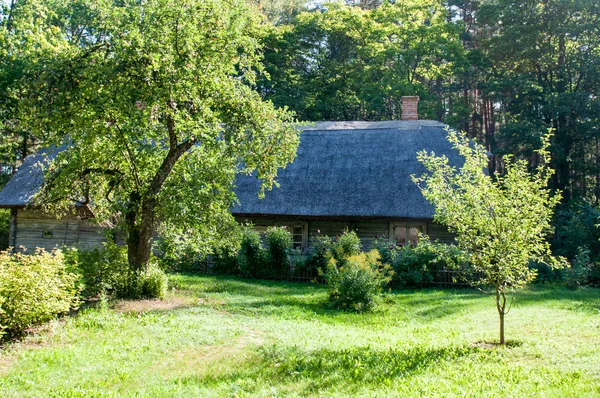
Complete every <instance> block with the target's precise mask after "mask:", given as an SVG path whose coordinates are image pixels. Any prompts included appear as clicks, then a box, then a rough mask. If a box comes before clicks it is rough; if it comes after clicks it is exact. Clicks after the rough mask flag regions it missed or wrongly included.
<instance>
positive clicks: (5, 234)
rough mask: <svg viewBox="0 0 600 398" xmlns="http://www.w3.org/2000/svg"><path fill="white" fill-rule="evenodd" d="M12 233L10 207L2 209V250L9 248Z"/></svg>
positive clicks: (0, 222)
mask: <svg viewBox="0 0 600 398" xmlns="http://www.w3.org/2000/svg"><path fill="white" fill-rule="evenodd" d="M9 234H10V209H0V250H6V249H8V245H9V242H8V241H9Z"/></svg>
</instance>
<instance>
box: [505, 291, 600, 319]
mask: <svg viewBox="0 0 600 398" xmlns="http://www.w3.org/2000/svg"><path fill="white" fill-rule="evenodd" d="M540 303H548V304H558V305H559V306H560V307H561V308H564V309H567V310H571V311H583V312H594V313H598V311H600V288H594V287H586V288H580V289H577V290H571V289H567V288H566V287H564V286H556V285H533V286H531V287H529V288H527V289H524V290H522V291H518V292H517V294H516V298H515V305H516V306H521V305H536V304H540Z"/></svg>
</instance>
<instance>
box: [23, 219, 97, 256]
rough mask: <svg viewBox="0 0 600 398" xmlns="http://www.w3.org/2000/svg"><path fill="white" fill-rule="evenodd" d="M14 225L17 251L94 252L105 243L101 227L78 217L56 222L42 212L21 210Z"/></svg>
mask: <svg viewBox="0 0 600 398" xmlns="http://www.w3.org/2000/svg"><path fill="white" fill-rule="evenodd" d="M12 224H13V225H12V228H13V229H14V247H15V250H16V251H22V250H23V249H22V248H25V249H27V251H29V252H32V251H34V250H35V249H36V248H38V247H39V248H43V249H46V250H52V249H53V248H56V247H60V246H62V245H66V246H76V247H81V248H93V247H98V246H100V245H101V244H102V242H105V241H106V239H105V238H104V236H103V234H102V230H103V228H102V227H100V226H98V225H94V224H92V223H91V222H90V221H88V220H85V219H81V218H78V217H76V216H75V215H73V216H68V217H64V218H61V219H57V218H55V217H53V216H51V215H48V214H46V213H43V212H41V211H39V210H35V209H18V210H17V212H16V216H15V217H14V218H13V220H12ZM45 232H46V233H45Z"/></svg>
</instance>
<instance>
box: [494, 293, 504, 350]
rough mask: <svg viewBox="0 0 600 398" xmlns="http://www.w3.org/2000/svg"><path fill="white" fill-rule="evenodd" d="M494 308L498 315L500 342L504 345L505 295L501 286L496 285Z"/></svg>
mask: <svg viewBox="0 0 600 398" xmlns="http://www.w3.org/2000/svg"><path fill="white" fill-rule="evenodd" d="M496 309H497V310H498V316H499V317H500V344H501V345H504V344H505V340H504V315H506V295H505V294H504V291H503V290H502V288H501V287H498V286H497V287H496Z"/></svg>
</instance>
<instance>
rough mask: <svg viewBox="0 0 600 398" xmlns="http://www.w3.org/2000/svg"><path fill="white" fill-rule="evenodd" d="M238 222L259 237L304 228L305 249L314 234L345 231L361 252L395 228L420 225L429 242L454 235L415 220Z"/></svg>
mask: <svg viewBox="0 0 600 398" xmlns="http://www.w3.org/2000/svg"><path fill="white" fill-rule="evenodd" d="M235 218H236V220H237V221H238V222H240V223H251V224H253V228H254V229H255V230H257V231H258V232H259V233H261V235H264V233H265V232H266V231H267V228H268V227H271V226H280V227H281V226H287V227H290V228H292V227H294V226H303V228H304V244H303V247H304V248H308V249H310V248H311V247H312V246H313V240H314V237H315V236H317V235H319V234H320V235H328V236H336V235H340V234H341V233H342V232H343V231H344V230H346V229H348V230H353V231H356V234H357V235H358V237H359V238H360V240H361V242H362V245H363V250H365V251H367V250H370V249H371V248H372V245H373V241H374V240H375V239H377V238H384V237H389V236H390V234H391V233H393V232H392V231H393V226H394V225H406V226H419V227H420V230H421V232H422V233H425V234H427V235H428V236H429V238H430V239H431V240H432V241H436V240H437V241H440V242H444V243H452V242H453V241H454V235H452V234H451V233H450V232H448V229H447V228H446V227H444V226H443V225H439V224H435V223H433V222H431V220H429V221H428V220H414V219H386V218H381V219H368V220H367V219H327V218H300V217H285V216H281V217H273V216H265V217H262V216H243V215H236V217H235Z"/></svg>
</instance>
